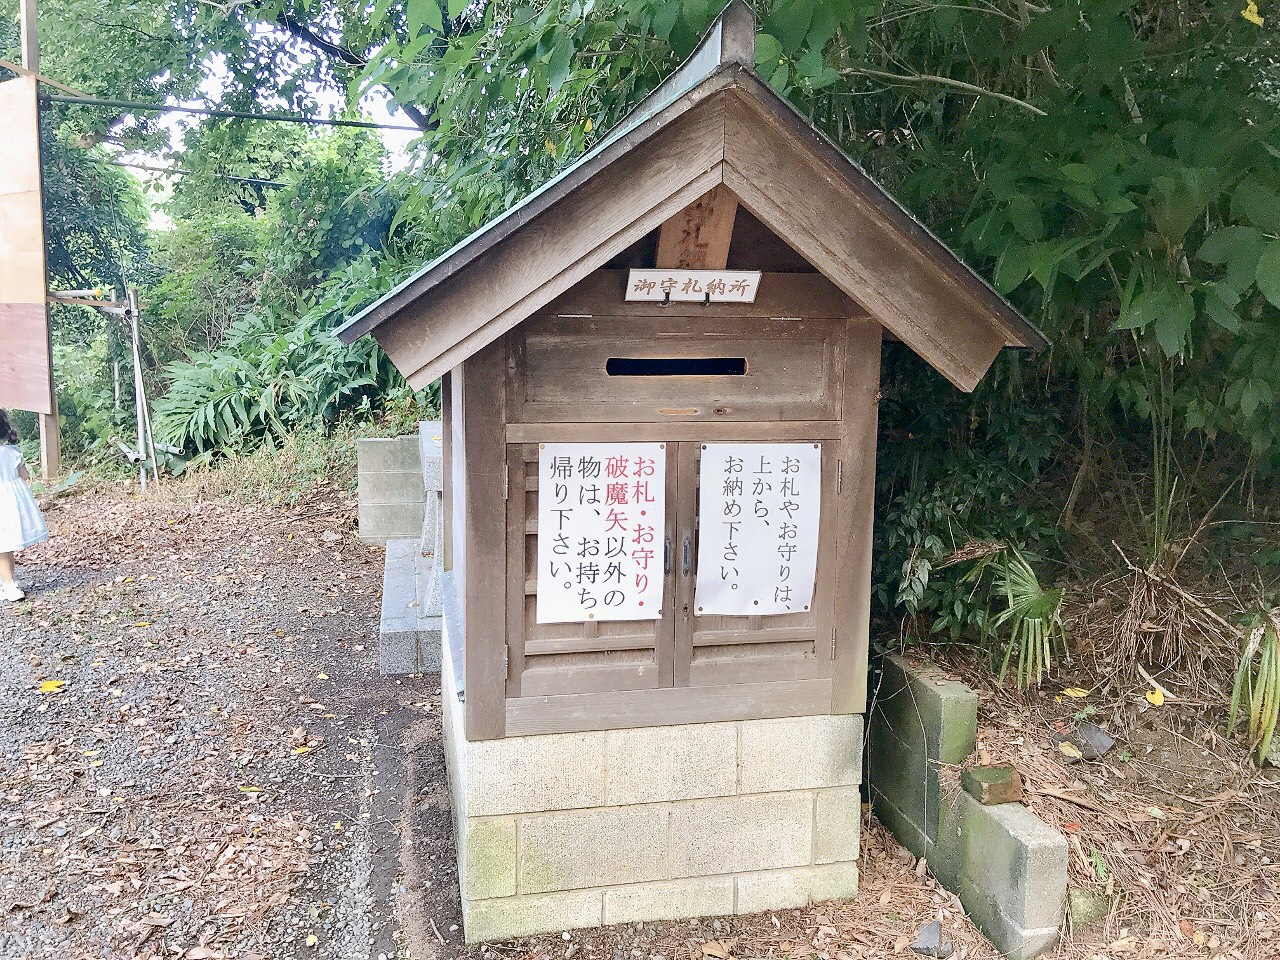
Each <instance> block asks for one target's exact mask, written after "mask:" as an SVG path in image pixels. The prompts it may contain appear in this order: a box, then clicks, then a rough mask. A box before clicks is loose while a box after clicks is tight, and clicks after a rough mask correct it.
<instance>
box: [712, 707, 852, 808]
mask: <svg viewBox="0 0 1280 960" xmlns="http://www.w3.org/2000/svg"><path fill="white" fill-rule="evenodd" d="M741 737H742V739H741V748H742V749H741V757H740V761H739V764H740V766H739V772H738V790H739V792H741V793H770V792H776V791H780V790H808V789H813V788H817V787H847V786H853V785H855V784H858V783H861V782H862V717H861V716H860V715H857V714H852V715H846V716H832V717H788V718H785V719H781V720H744V721H743V722H742V724H741Z"/></svg>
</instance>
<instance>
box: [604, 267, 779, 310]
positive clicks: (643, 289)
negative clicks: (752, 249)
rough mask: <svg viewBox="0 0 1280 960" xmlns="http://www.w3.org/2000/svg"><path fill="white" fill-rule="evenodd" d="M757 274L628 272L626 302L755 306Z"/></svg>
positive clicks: (736, 272)
mask: <svg viewBox="0 0 1280 960" xmlns="http://www.w3.org/2000/svg"><path fill="white" fill-rule="evenodd" d="M759 289H760V271H759V270H683V269H675V270H632V271H631V272H630V274H629V275H628V277H627V300H630V301H650V300H656V301H658V302H659V303H666V302H670V301H673V300H675V301H680V302H684V303H755V302H756V291H757V290H759Z"/></svg>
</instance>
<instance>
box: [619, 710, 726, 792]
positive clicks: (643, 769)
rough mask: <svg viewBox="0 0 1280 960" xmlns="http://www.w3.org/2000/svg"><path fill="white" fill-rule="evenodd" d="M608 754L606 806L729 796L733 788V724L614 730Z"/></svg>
mask: <svg viewBox="0 0 1280 960" xmlns="http://www.w3.org/2000/svg"><path fill="white" fill-rule="evenodd" d="M606 752H607V755H608V767H609V770H608V784H607V795H606V798H605V802H606V803H609V804H627V803H658V802H661V801H666V800H691V799H695V798H699V797H727V796H732V795H733V793H734V791H735V789H736V787H737V779H738V731H737V724H734V723H698V724H687V725H684V726H671V727H641V728H639V729H635V730H614V731H611V732H610V733H609V734H608V735H607V747H606Z"/></svg>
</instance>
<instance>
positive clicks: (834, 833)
mask: <svg viewBox="0 0 1280 960" xmlns="http://www.w3.org/2000/svg"><path fill="white" fill-rule="evenodd" d="M813 829H814V834H813V862H814V863H836V862H838V861H841V860H857V859H858V839H859V837H860V835H861V832H862V794H861V792H860V791H859V790H858V788H857V787H836V788H835V789H833V790H819V791H818V793H817V796H816V798H815V801H814V815H813Z"/></svg>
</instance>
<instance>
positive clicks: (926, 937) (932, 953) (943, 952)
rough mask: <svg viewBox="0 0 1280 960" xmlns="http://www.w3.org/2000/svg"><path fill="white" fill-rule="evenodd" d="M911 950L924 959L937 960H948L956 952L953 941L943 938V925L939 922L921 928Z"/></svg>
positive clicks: (935, 921)
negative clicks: (952, 944) (931, 959)
mask: <svg viewBox="0 0 1280 960" xmlns="http://www.w3.org/2000/svg"><path fill="white" fill-rule="evenodd" d="M911 949H912V950H913V951H914V952H915V953H918V954H920V956H922V957H935V958H936V960H947V958H948V957H949V956H951V954H953V953H954V952H955V950H954V948H953V947H952V946H951V941H950V940H944V939H943V938H942V924H941V923H939V922H938V921H937V920H934V921H933V922H932V923H926V924H925V925H924V926H923V927H921V928H920V930H919V931H918V932H917V933H916V942H915V943H913V944H911Z"/></svg>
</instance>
